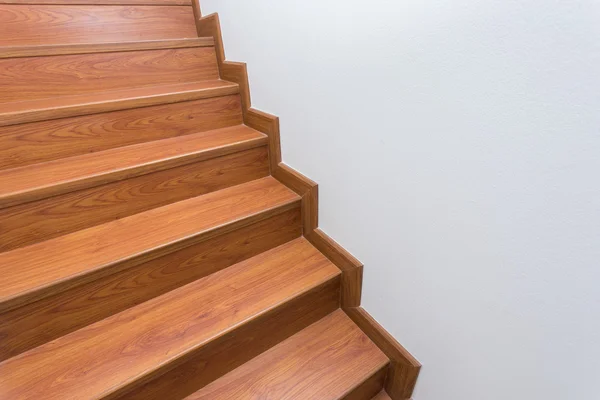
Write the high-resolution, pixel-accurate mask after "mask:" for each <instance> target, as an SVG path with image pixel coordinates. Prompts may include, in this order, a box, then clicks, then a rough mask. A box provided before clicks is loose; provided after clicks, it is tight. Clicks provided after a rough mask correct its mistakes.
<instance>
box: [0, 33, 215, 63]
mask: <svg viewBox="0 0 600 400" xmlns="http://www.w3.org/2000/svg"><path fill="white" fill-rule="evenodd" d="M214 44H215V41H214V40H213V38H208V37H204V38H203V37H199V38H187V39H165V40H137V41H130V42H112V43H111V42H108V43H81V44H47V45H30V46H5V47H0V58H17V57H44V56H59V55H67V54H89V53H114V52H118V51H139V50H157V49H182V48H191V47H213V46H214Z"/></svg>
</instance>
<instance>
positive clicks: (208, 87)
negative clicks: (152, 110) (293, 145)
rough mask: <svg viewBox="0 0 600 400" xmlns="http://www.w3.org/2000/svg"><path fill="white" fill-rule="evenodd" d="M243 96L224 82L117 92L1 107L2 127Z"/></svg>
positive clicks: (194, 83) (233, 86) (211, 81)
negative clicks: (221, 97)
mask: <svg viewBox="0 0 600 400" xmlns="http://www.w3.org/2000/svg"><path fill="white" fill-rule="evenodd" d="M237 93H239V86H238V85H237V84H236V83H231V82H227V81H223V80H220V79H216V80H209V81H202V82H188V83H179V84H171V85H160V86H146V87H141V88H133V89H126V90H113V91H109V92H101V93H94V94H87V95H79V96H63V97H59V98H56V99H40V100H31V101H20V102H15V103H5V104H2V105H0V126H8V125H15V124H22V123H27V122H35V121H43V120H48V119H57V118H66V117H73V116H78V115H88V114H96V113H102V112H108V111H116V110H124V109H130V108H138V107H146V106H153V105H158V104H169V103H177V102H182V101H190V100H198V99H206V98H210V97H219V96H227V95H231V94H237Z"/></svg>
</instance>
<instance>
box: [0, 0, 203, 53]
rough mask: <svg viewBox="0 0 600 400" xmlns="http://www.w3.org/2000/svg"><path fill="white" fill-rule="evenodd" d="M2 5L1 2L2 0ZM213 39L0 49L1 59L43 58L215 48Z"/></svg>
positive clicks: (49, 45) (6, 47)
mask: <svg viewBox="0 0 600 400" xmlns="http://www.w3.org/2000/svg"><path fill="white" fill-rule="evenodd" d="M0 3H1V0H0ZM214 45H215V41H214V40H213V38H202V37H199V38H187V39H165V40H137V41H130V42H113V43H81V44H47V45H30V46H4V47H0V58H16V57H43V56H59V55H67V54H90V53H114V52H118V51H139V50H157V49H181V48H190V47H213V46H214Z"/></svg>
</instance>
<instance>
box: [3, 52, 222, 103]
mask: <svg viewBox="0 0 600 400" xmlns="http://www.w3.org/2000/svg"><path fill="white" fill-rule="evenodd" d="M0 71H2V74H0V103H7V102H16V101H29V100H35V99H53V98H55V97H57V96H75V95H86V94H93V93H96V92H106V91H111V90H125V89H130V88H136V87H143V86H155V85H156V82H160V84H161V85H168V84H177V83H186V82H198V81H203V80H215V79H218V78H219V71H218V69H217V60H216V58H215V50H214V47H196V48H183V49H158V50H140V51H125V52H116V53H93V54H74V55H60V56H50V57H26V58H9V59H0Z"/></svg>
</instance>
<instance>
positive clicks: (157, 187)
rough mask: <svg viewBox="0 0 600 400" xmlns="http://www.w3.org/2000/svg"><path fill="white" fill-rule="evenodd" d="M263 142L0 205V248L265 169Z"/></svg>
mask: <svg viewBox="0 0 600 400" xmlns="http://www.w3.org/2000/svg"><path fill="white" fill-rule="evenodd" d="M268 162H269V161H268V152H267V148H266V146H261V147H258V148H255V149H250V150H246V151H242V152H239V153H234V154H230V155H227V156H223V157H217V158H214V159H210V160H207V161H202V162H198V163H192V164H187V165H184V166H181V167H177V168H172V169H167V170H164V171H159V172H156V173H150V174H147V175H142V176H138V177H135V178H131V179H125V180H121V181H116V182H113V183H110V184H106V185H102V186H97V187H93V188H90V189H85V190H80V191H76V192H71V193H67V194H64V195H59V196H54V197H49V198H46V199H43V200H40V201H34V202H30V203H25V204H21V205H18V206H15V207H9V208H4V209H0V252H2V251H8V250H12V249H16V248H18V247H24V246H28V245H31V244H34V243H37V242H40V241H43V240H48V239H52V238H55V237H58V236H62V235H65V234H68V233H71V232H75V231H78V230H81V229H85V228H89V227H91V226H94V225H99V224H102V223H105V222H109V221H112V220H115V219H120V218H123V217H127V216H129V215H133V214H136V213H139V212H143V211H147V210H150V209H152V208H156V207H160V206H163V205H167V204H170V203H173V202H176V201H180V200H185V199H188V198H191V197H195V196H200V195H203V194H206V193H209V192H213V191H216V190H220V189H225V188H227V187H230V186H234V185H238V184H242V183H245V182H249V181H251V180H254V179H259V178H262V177H265V176H268V175H269V164H268Z"/></svg>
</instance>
